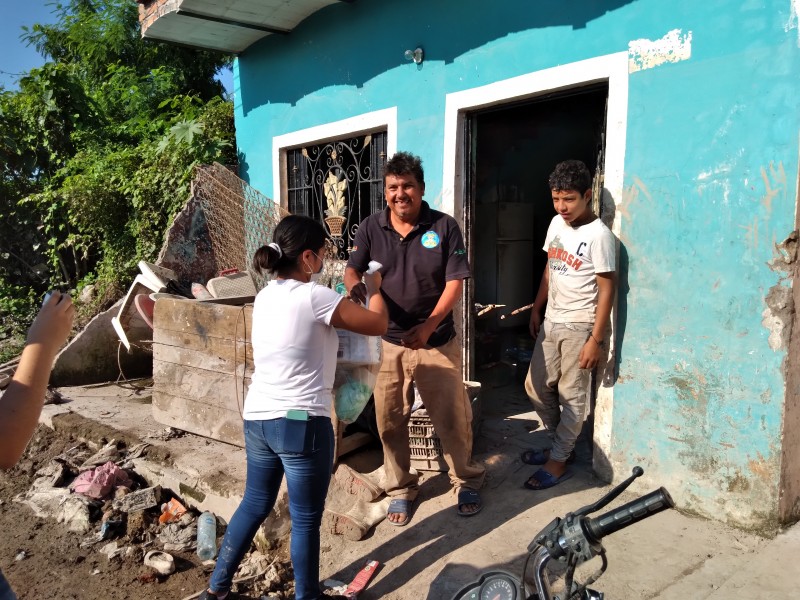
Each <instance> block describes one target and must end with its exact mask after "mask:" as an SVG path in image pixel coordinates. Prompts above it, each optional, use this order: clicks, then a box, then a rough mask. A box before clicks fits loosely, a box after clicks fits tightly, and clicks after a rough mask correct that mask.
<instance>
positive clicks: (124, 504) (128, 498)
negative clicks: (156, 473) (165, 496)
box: [114, 485, 161, 513]
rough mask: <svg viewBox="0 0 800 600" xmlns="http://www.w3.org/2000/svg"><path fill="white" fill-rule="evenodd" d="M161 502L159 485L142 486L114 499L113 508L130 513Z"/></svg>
mask: <svg viewBox="0 0 800 600" xmlns="http://www.w3.org/2000/svg"><path fill="white" fill-rule="evenodd" d="M160 503H161V486H160V485H155V486H153V487H149V488H144V489H143V490H138V491H136V492H131V493H130V494H125V495H124V496H122V497H121V498H116V499H115V500H114V508H115V509H116V510H119V511H121V512H125V513H131V512H136V511H138V510H145V509H148V508H153V507H154V506H158V505H159V504H160Z"/></svg>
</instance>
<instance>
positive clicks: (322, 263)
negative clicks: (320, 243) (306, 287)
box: [308, 252, 325, 283]
mask: <svg viewBox="0 0 800 600" xmlns="http://www.w3.org/2000/svg"><path fill="white" fill-rule="evenodd" d="M314 256H316V257H317V258H319V254H317V253H316V252H314ZM324 268H325V261H324V260H322V259H321V258H319V271H317V272H316V273H311V275H310V277H309V282H314V283H317V282H319V278H320V277H321V276H322V270H323V269H324ZM308 270H309V271H311V269H310V268H309V269H308Z"/></svg>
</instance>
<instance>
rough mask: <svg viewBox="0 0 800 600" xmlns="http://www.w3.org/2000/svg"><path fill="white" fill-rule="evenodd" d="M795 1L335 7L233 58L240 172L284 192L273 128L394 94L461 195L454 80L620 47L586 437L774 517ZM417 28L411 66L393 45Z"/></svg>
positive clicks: (397, 127) (793, 474)
mask: <svg viewBox="0 0 800 600" xmlns="http://www.w3.org/2000/svg"><path fill="white" fill-rule="evenodd" d="M601 6H602V8H600V7H601ZM799 6H800V5H798V3H797V1H796V0H779V1H778V0H765V1H754V0H748V1H745V2H741V1H733V0H725V1H723V0H717V1H713V0H712V1H709V2H702V3H698V2H694V1H692V0H681V1H675V2H661V1H659V0H636V1H631V0H613V1H608V2H603V3H601V2H596V1H588V0H576V1H574V2H569V3H566V2H559V1H557V0H544V1H540V2H535V3H532V2H529V1H528V0H516V1H514V0H498V1H497V2H494V3H491V4H487V3H486V2H478V1H475V0H441V1H440V2H436V3H431V2H424V1H422V0H405V1H403V2H400V1H399V0H359V2H356V3H353V4H342V5H341V6H333V7H329V8H327V9H324V10H322V11H320V12H319V13H317V14H316V15H314V16H313V17H311V18H309V19H308V20H307V21H305V22H304V23H303V24H301V26H300V27H298V28H297V29H296V30H295V31H294V32H293V33H292V34H291V35H289V36H285V37H280V36H269V37H268V38H266V39H265V40H262V41H261V42H259V43H257V44H256V45H254V46H252V47H251V48H250V49H248V51H247V52H245V53H244V54H242V55H241V56H240V57H239V59H238V60H237V63H236V66H235V70H234V81H235V94H236V126H237V141H238V144H239V148H240V149H241V150H242V152H243V153H244V165H243V174H244V177H245V178H246V179H248V181H249V183H250V184H251V185H253V186H254V187H256V188H257V189H259V190H261V191H262V192H264V193H266V194H268V195H270V196H279V193H280V181H279V174H278V165H279V161H278V152H277V150H278V149H279V148H280V147H281V145H282V144H286V143H289V142H290V141H292V140H294V141H295V142H296V141H297V140H302V141H308V142H310V141H313V140H314V139H321V138H323V137H325V136H326V135H327V133H326V132H329V131H331V130H330V129H326V128H325V126H326V124H330V123H335V122H339V121H344V124H343V125H342V127H344V128H347V127H350V128H351V129H354V128H357V126H358V123H360V122H362V123H364V124H365V126H367V125H369V124H371V123H372V124H374V123H373V121H374V120H373V121H370V119H369V118H366V117H365V118H363V119H362V120H360V119H359V116H360V115H368V114H376V113H378V111H384V112H382V113H379V114H380V117H378V118H377V120H378V122H381V119H383V120H384V121H387V122H386V127H387V129H388V131H389V136H390V139H389V147H390V148H398V149H409V150H411V151H413V152H415V153H417V154H419V155H420V156H421V157H422V158H423V160H424V163H425V168H426V183H427V198H428V200H429V201H431V202H432V203H433V204H434V205H437V206H442V207H444V208H445V209H446V210H456V211H457V208H458V206H459V203H461V202H463V197H462V194H461V191H460V189H459V187H458V180H459V174H460V169H461V165H460V163H459V156H460V154H459V149H458V148H457V147H456V148H454V146H457V144H458V132H457V131H456V133H455V134H454V133H453V130H457V127H454V125H453V123H455V122H454V121H452V120H451V121H447V119H446V117H445V114H446V112H447V110H448V109H447V107H448V106H451V105H452V106H455V105H456V104H457V102H456V103H455V104H453V102H455V101H456V100H457V99H458V98H461V96H459V94H462V95H463V94H466V93H471V92H470V90H473V89H475V88H482V86H487V87H486V89H491V90H493V89H499V88H497V87H496V86H501V87H502V86H511V87H512V88H513V87H514V86H515V85H517V84H519V85H521V86H523V87H524V85H528V84H529V83H530V82H531V81H537V82H538V83H536V84H535V86H539V87H538V88H536V89H539V90H544V89H545V88H546V87H547V85H548V83H547V82H548V81H554V82H555V81H560V79H559V77H561V75H563V74H564V73H570V74H572V73H578V74H579V75H578V81H580V80H582V81H586V80H588V79H591V77H593V76H596V78H600V79H605V78H608V76H607V75H606V74H605V71H603V70H602V69H600V71H596V72H595V71H593V69H596V68H599V67H596V65H597V64H599V63H597V61H595V59H598V58H599V60H600V63H602V64H611V63H608V61H606V62H603V61H605V58H603V57H619V56H622V57H623V63H622V65H623V71H622V73H621V75H620V73H619V70H617V71H616V73H617V75H615V76H614V77H616V83H614V84H612V85H611V89H612V92H611V93H612V95H614V98H615V103H616V104H615V107H616V108H614V110H615V111H616V112H614V119H613V120H610V121H609V131H610V135H611V132H612V131H613V134H614V139H613V140H612V141H613V145H614V151H613V153H611V154H612V155H611V156H609V159H610V160H614V161H617V163H616V164H618V167H619V168H618V169H617V170H618V171H619V174H618V182H617V183H615V184H614V185H613V186H610V187H612V188H613V189H610V192H609V195H610V199H611V201H612V202H613V204H614V208H615V211H616V212H615V214H616V218H615V221H614V230H615V232H616V233H617V234H618V236H619V237H620V240H621V259H620V268H621V273H620V275H621V287H620V294H619V300H618V307H617V311H616V319H617V327H616V349H617V353H616V374H617V376H613V374H612V376H609V377H606V378H604V388H603V389H602V390H601V392H600V397H599V414H598V425H597V426H598V428H599V430H598V438H599V439H600V442H599V445H598V447H599V454H600V456H597V457H596V458H598V459H599V460H598V462H604V463H605V464H606V465H608V467H609V468H610V469H611V471H613V475H614V476H619V477H621V476H624V475H625V474H627V473H629V471H630V467H631V465H633V464H641V465H642V466H644V467H645V470H646V472H647V475H646V479H647V480H646V481H645V482H644V484H643V485H646V486H649V485H652V484H659V485H665V486H666V487H668V488H669V489H670V491H671V492H672V494H673V496H674V497H675V498H676V500H677V501H678V502H679V504H680V505H681V506H682V507H684V508H686V509H689V510H693V511H696V512H698V513H701V514H704V515H708V516H711V517H714V518H717V519H722V520H730V521H731V522H733V523H736V524H738V525H741V526H753V527H770V526H772V525H774V524H775V523H776V522H777V521H778V520H779V519H781V518H783V519H788V518H792V517H793V515H794V516H795V518H796V516H800V515H796V514H795V513H796V512H797V511H796V510H795V509H794V508H792V507H793V506H795V504H796V502H795V499H796V498H797V497H798V495H800V476H799V475H800V464H797V461H796V460H793V459H792V457H795V458H796V457H797V455H798V452H797V451H796V450H793V451H791V452H789V453H788V454H787V453H786V452H785V450H786V449H785V448H784V446H783V440H784V438H783V427H784V423H787V424H788V423H793V422H794V423H796V422H799V421H800V420H799V419H798V415H797V414H796V412H797V411H798V410H800V409H799V408H798V404H800V402H798V401H797V399H796V395H797V391H796V390H794V391H792V390H791V389H789V390H787V386H786V376H787V375H786V371H787V364H788V363H789V353H788V340H789V335H790V332H791V321H792V319H793V304H792V301H791V297H792V294H791V277H790V272H791V271H792V269H793V268H794V264H793V263H791V260H790V259H789V260H788V262H787V259H786V256H787V251H786V250H785V249H782V248H781V246H780V245H781V243H782V242H783V241H784V240H785V239H786V238H787V237H788V236H789V235H790V233H791V232H792V230H793V229H794V228H795V212H796V204H797V174H798V173H797V169H798V134H799V133H800V123H799V121H800V111H798V101H797V98H798V97H799V95H800V79H799V78H798V73H800V70H799V69H798V68H799V67H800V50H799V49H798V47H799V45H800V36H799V34H798V10H800V8H798V7H799ZM417 46H422V47H423V49H424V51H425V60H424V62H423V63H422V64H421V65H419V66H418V65H415V64H413V63H411V62H408V61H406V60H405V59H404V57H403V53H404V51H405V50H407V49H413V48H415V47H417ZM593 61H594V62H593ZM613 64H619V63H618V61H617V62H613ZM570 65H574V68H573V67H571V66H570ZM626 66H627V68H625V67H626ZM570 69H572V70H570ZM581 73H583V75H580V74H581ZM593 73H595V75H593ZM537 77H538V79H537ZM569 77H573V75H569ZM569 77H567V79H565V80H564V81H565V82H566V83H563V85H569V84H570V81H572V82H573V83H574V82H575V81H576V80H574V78H573V79H572V80H570V79H569ZM526 82H528V83H526ZM557 85H561V84H556V83H553V86H556V87H557ZM492 86H495V87H492ZM535 86H534V87H535ZM520 89H521V90H522V88H520ZM615 90H616V91H615ZM529 91H530V90H529ZM525 93H529V92H525V91H524V90H522V91H520V94H521V95H524V94H525ZM513 95H514V94H513V93H512V94H506V97H511V96H513ZM451 101H452V102H451ZM449 102H450V103H451V104H450V105H448V103H449ZM487 102H490V103H491V102H492V101H490V100H487ZM460 106H464V105H460ZM609 110H610V111H611V110H612V109H611V107H610V109H609ZM456 112H458V111H457V110H456ZM387 115H388V116H387ZM348 120H349V121H348ZM451 174H454V177H451ZM613 177H617V175H613ZM607 181H608V179H607ZM615 181H616V180H615ZM796 358H797V357H795V359H796ZM793 394H794V396H793ZM792 398H794V401H791V400H792ZM787 399H788V400H790V401H787ZM785 411H786V412H785ZM795 437H797V436H795ZM787 439H788V438H787ZM782 452H784V456H785V458H784V459H782ZM600 459H602V460H600ZM781 490H783V495H781V494H782V492H781Z"/></svg>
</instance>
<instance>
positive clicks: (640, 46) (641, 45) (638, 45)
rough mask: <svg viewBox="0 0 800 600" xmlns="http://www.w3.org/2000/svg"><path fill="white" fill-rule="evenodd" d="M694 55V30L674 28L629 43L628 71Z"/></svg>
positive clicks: (631, 71)
mask: <svg viewBox="0 0 800 600" xmlns="http://www.w3.org/2000/svg"><path fill="white" fill-rule="evenodd" d="M794 1H795V2H800V0H794ZM691 56H692V32H691V31H690V32H688V33H687V34H686V35H684V34H683V32H682V31H681V30H680V29H673V30H672V31H670V32H669V33H668V34H667V35H665V36H664V37H663V38H661V39H660V40H648V39H640V40H632V41H631V42H629V43H628V72H629V73H635V72H636V71H644V70H645V69H652V68H653V67H657V66H659V65H663V64H664V63H676V62H680V61H682V60H687V59H689V58H691Z"/></svg>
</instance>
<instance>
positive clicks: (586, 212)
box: [551, 190, 592, 227]
mask: <svg viewBox="0 0 800 600" xmlns="http://www.w3.org/2000/svg"><path fill="white" fill-rule="evenodd" d="M551 191H552V194H553V208H555V209H556V212H557V213H558V214H559V215H561V218H562V219H564V221H565V222H566V223H567V225H572V226H573V227H574V226H576V225H581V224H582V223H584V222H585V221H587V220H588V219H589V217H591V215H592V205H591V201H592V190H586V193H585V194H581V193H580V192H579V191H577V190H551Z"/></svg>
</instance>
